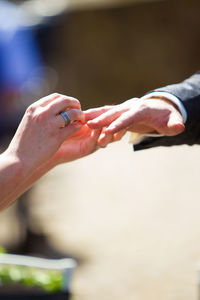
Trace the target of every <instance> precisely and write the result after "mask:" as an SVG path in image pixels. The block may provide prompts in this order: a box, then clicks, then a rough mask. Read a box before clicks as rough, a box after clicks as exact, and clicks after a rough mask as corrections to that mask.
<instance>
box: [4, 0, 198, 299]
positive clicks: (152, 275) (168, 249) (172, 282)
mask: <svg viewBox="0 0 200 300" xmlns="http://www.w3.org/2000/svg"><path fill="white" fill-rule="evenodd" d="M199 11H200V2H199V1H198V0H190V1H187V0H163V1H150V0H149V1H148V0H146V1H142V0H137V1H136V0H135V1H134V0H126V1H125V0H123V1H122V0H57V1H53V0H51V1H50V0H48V1H47V0H30V1H28V0H27V1H0V138H1V140H0V147H1V151H3V150H4V149H5V148H6V147H7V145H8V143H9V140H10V139H11V137H12V135H13V134H14V132H15V129H16V127H17V124H18V123H19V120H20V118H21V116H22V115H23V113H24V110H25V108H26V107H27V106H28V105H29V104H30V103H32V102H33V101H35V100H37V99H38V98H40V97H42V96H44V95H47V94H49V93H52V92H55V91H56V92H59V93H63V94H67V95H72V96H74V97H76V98H78V99H79V100H80V101H81V104H82V108H83V109H87V108H90V107H95V106H101V105H106V104H116V103H120V102H122V101H124V100H127V99H129V98H131V97H135V96H142V95H143V94H144V93H146V92H147V91H149V90H151V89H154V88H157V87H160V86H164V85H167V84H171V83H175V82H179V81H182V80H183V79H185V78H187V77H189V76H190V75H191V74H193V73H194V72H196V71H197V70H199V65H200V55H199V48H200V21H199ZM199 168H200V162H199V147H198V146H193V147H188V146H181V147H172V148H157V149H152V150H145V151H141V152H137V153H134V152H133V151H132V145H130V144H129V143H128V136H126V137H125V138H124V139H123V140H122V141H120V142H118V143H115V144H112V145H109V146H108V147H107V148H106V149H103V150H99V151H98V152H97V153H95V154H93V155H91V156H89V157H87V158H84V159H83V160H80V161H75V162H72V163H69V164H66V165H63V166H59V167H57V168H56V169H54V170H53V171H51V172H50V173H49V174H48V175H46V176H45V177H44V178H42V179H41V180H40V182H38V183H37V184H36V185H35V186H34V187H33V188H32V189H31V190H30V191H28V192H27V193H26V194H25V195H24V196H23V197H21V198H20V199H19V200H18V201H17V202H16V203H15V204H14V205H12V206H11V207H10V208H9V209H7V210H6V211H4V212H3V213H1V216H0V227H1V232H0V244H1V245H2V246H4V247H6V248H7V249H8V251H9V252H12V253H21V254H31V255H39V256H44V257H75V258H76V259H77V261H78V268H77V270H76V272H75V274H74V278H73V286H72V288H73V293H74V295H75V299H80V300H86V299H87V300H94V299H95V300H110V299H115V300H121V299H126V300H151V299H152V300H155V299H162V300H186V299H187V300H188V299H190V300H195V299H197V292H198V282H197V266H198V264H199V262H200V219H199V211H200V202H199V188H198V186H199Z"/></svg>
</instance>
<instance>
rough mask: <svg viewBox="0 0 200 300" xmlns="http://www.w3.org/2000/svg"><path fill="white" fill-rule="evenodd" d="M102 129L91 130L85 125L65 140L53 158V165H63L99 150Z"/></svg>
mask: <svg viewBox="0 0 200 300" xmlns="http://www.w3.org/2000/svg"><path fill="white" fill-rule="evenodd" d="M100 133H101V129H91V128H89V127H88V126H87V125H83V126H82V127H81V129H80V130H79V131H77V132H75V133H74V134H72V135H71V136H70V137H68V138H67V140H65V141H64V142H63V143H62V145H61V146H60V148H59V149H58V151H57V152H56V154H55V155H54V156H53V158H52V160H53V164H54V165H57V164H61V163H65V162H69V161H72V160H75V159H78V158H81V157H83V156H86V155H88V154H91V153H93V152H94V151H96V150H97V149H98V145H97V143H98V138H99V136H100Z"/></svg>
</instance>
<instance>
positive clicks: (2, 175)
mask: <svg viewBox="0 0 200 300" xmlns="http://www.w3.org/2000/svg"><path fill="white" fill-rule="evenodd" d="M53 167H54V163H53V161H48V162H47V163H45V164H43V165H42V166H41V167H39V168H37V169H36V170H28V169H27V168H26V166H25V165H24V163H23V162H21V161H19V160H18V159H17V157H15V156H13V155H11V154H9V153H7V152H4V153H3V154H1V155H0V210H3V209H5V208H6V207H8V206H9V205H10V204H11V203H13V202H14V201H15V200H16V199H17V198H18V197H20V196H21V195H22V194H23V193H24V192H25V191H26V190H28V189H29V188H30V187H31V186H32V185H33V184H34V183H35V182H36V181H37V180H38V179H39V178H41V177H42V176H43V175H44V174H46V173H47V172H48V171H49V170H50V169H52V168H53Z"/></svg>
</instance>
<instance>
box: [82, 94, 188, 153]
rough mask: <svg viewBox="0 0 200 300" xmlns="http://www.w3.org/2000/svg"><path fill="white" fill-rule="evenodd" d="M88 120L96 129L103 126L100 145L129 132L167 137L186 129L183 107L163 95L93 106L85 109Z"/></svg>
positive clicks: (103, 145)
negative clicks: (178, 107) (181, 108)
mask: <svg viewBox="0 0 200 300" xmlns="http://www.w3.org/2000/svg"><path fill="white" fill-rule="evenodd" d="M85 120H86V121H87V124H88V126H89V127H90V128H92V129H99V128H103V131H102V133H101V135H100V137H99V140H98V145H99V146H100V147H106V146H107V145H108V144H109V143H110V142H113V141H116V140H119V139H120V138H121V137H122V136H123V135H124V134H125V132H126V131H131V132H137V133H140V134H145V133H159V134H163V135H167V136H173V135H177V134H179V133H181V132H182V131H184V124H183V118H182V116H181V114H180V112H179V110H178V109H177V108H176V106H175V105H174V104H173V103H171V102H170V101H169V100H166V99H161V98H148V99H147V98H146V99H142V98H141V99H138V98H133V99H130V100H128V101H126V102H124V103H122V104H119V105H115V106H105V107H100V108H94V109H90V110H87V111H86V112H85Z"/></svg>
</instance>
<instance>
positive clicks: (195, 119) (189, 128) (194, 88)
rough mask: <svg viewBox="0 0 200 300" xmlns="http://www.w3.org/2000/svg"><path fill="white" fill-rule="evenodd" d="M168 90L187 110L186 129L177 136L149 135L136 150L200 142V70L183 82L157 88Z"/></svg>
mask: <svg viewBox="0 0 200 300" xmlns="http://www.w3.org/2000/svg"><path fill="white" fill-rule="evenodd" d="M155 91H156V92H168V93H171V94H173V95H174V96H176V97H178V98H179V100H180V101H181V102H182V103H183V105H184V107H185V109H186V111H187V121H186V124H185V131H184V132H183V133H181V134H179V135H176V136H171V137H168V136H163V137H148V138H145V139H144V140H143V141H142V142H141V143H139V144H138V145H135V146H134V149H135V150H142V149H148V148H152V147H158V146H174V145H182V144H187V145H194V144H200V72H197V73H196V74H194V75H193V76H191V77H190V78H188V79H186V80H184V81H183V82H181V83H177V84H172V85H168V86H166V87H163V88H159V89H156V90H155Z"/></svg>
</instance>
